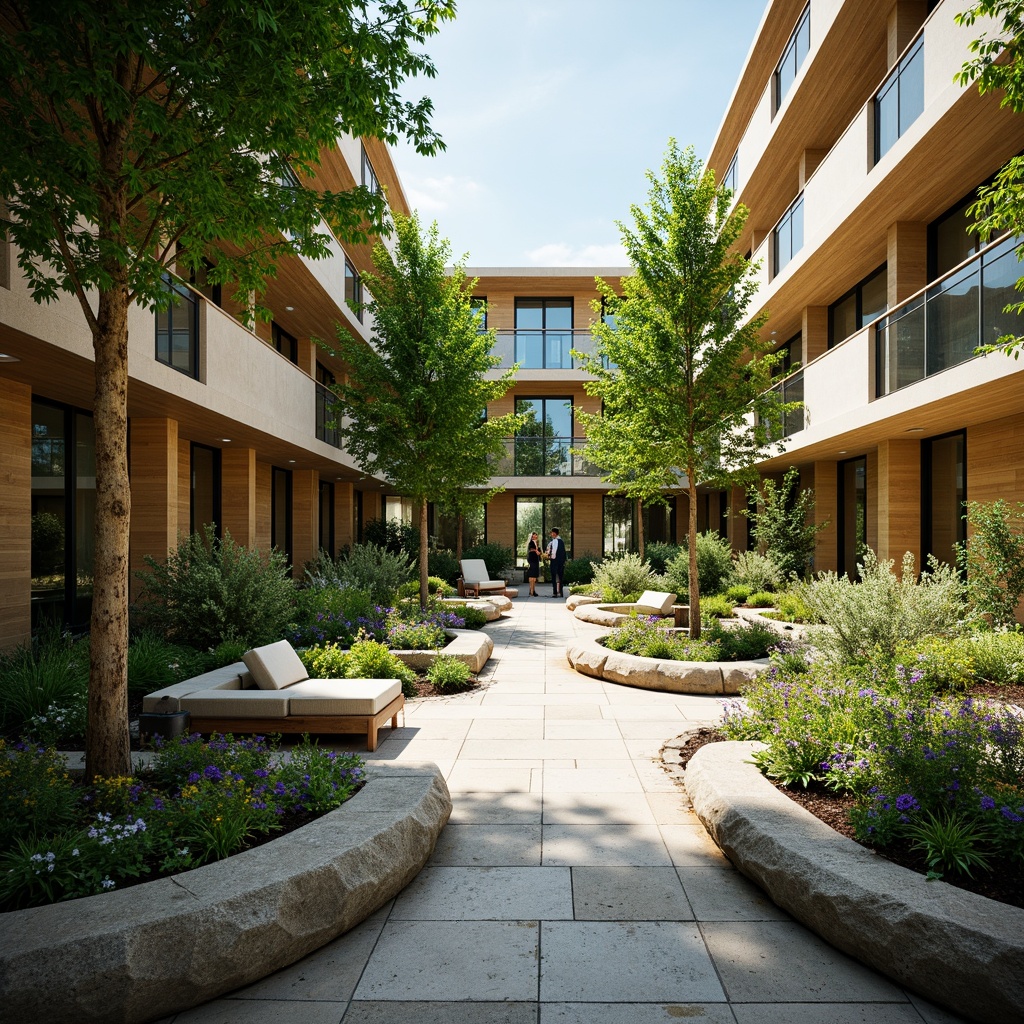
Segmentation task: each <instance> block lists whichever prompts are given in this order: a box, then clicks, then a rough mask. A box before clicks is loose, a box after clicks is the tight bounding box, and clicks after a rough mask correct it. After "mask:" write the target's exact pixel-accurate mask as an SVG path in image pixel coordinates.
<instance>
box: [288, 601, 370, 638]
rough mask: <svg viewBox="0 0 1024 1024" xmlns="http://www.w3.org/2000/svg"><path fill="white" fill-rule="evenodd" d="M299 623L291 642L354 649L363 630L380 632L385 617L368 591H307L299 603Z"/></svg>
mask: <svg viewBox="0 0 1024 1024" xmlns="http://www.w3.org/2000/svg"><path fill="white" fill-rule="evenodd" d="M296 619H297V621H296V622H295V624H294V628H293V629H292V631H291V637H290V639H291V641H292V643H293V644H294V645H295V646H296V647H307V646H309V645H311V644H321V643H324V642H325V641H328V640H330V641H336V642H338V643H340V644H341V645H342V646H343V647H348V646H350V645H351V643H352V641H353V640H355V638H356V637H357V636H358V635H359V632H360V630H366V631H380V630H382V629H383V625H384V614H383V611H382V610H380V609H379V607H378V606H377V605H375V604H374V601H373V598H372V597H371V596H370V594H368V593H367V592H366V591H365V590H359V589H358V588H357V587H341V586H326V587H323V588H313V587H307V588H306V589H305V590H300V591H299V593H298V597H297V599H296Z"/></svg>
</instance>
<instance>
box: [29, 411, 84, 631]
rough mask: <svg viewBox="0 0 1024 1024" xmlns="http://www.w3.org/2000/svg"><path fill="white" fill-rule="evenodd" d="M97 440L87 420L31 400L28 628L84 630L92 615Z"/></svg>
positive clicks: (81, 416)
mask: <svg viewBox="0 0 1024 1024" xmlns="http://www.w3.org/2000/svg"><path fill="white" fill-rule="evenodd" d="M95 524H96V441H95V435H94V433H93V422H92V416H90V415H89V414H88V413H84V412H78V411H77V410H75V409H71V408H68V407H67V406H62V405H55V404H50V403H49V402H44V401H40V400H36V401H33V402H32V539H31V570H32V585H31V609H32V626H33V628H35V627H38V626H41V625H44V624H47V623H54V624H58V625H60V624H64V625H69V626H73V627H80V626H85V625H87V624H88V622H89V615H90V613H91V611H92V572H93V551H94V531H95Z"/></svg>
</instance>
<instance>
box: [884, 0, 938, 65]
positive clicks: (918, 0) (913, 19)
mask: <svg viewBox="0 0 1024 1024" xmlns="http://www.w3.org/2000/svg"><path fill="white" fill-rule="evenodd" d="M927 16H928V5H927V3H926V2H925V0H896V3H894V4H893V5H892V8H891V9H890V11H889V18H888V21H887V25H886V27H887V29H888V40H887V41H888V46H887V47H886V64H885V66H886V67H887V68H891V67H893V66H894V65H895V63H896V61H897V60H899V56H900V54H901V53H902V52H903V51H904V49H906V47H907V44H908V43H909V42H910V40H911V39H913V38H914V36H915V35H917V30H918V29H919V28H920V27H921V26H922V25H923V24H924V19H925V18H926V17H927Z"/></svg>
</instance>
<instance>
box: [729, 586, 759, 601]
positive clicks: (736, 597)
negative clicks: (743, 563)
mask: <svg viewBox="0 0 1024 1024" xmlns="http://www.w3.org/2000/svg"><path fill="white" fill-rule="evenodd" d="M752 593H753V591H752V590H751V589H750V587H748V586H745V585H744V584H742V583H734V584H733V585H732V586H731V587H729V589H728V590H727V591H726V592H725V596H726V597H727V598H728V599H729V600H730V601H732V603H733V604H746V603H747V598H748V597H750V595H751V594H752Z"/></svg>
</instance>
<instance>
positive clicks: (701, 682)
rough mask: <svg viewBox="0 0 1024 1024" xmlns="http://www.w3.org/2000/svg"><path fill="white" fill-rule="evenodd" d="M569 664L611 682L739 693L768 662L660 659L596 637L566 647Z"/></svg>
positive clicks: (671, 690) (719, 693)
mask: <svg viewBox="0 0 1024 1024" xmlns="http://www.w3.org/2000/svg"><path fill="white" fill-rule="evenodd" d="M565 656H566V658H567V659H568V662H569V664H570V665H571V666H572V667H573V668H574V669H575V670H576V671H577V672H579V673H580V674H581V675H585V676H592V677H593V678H594V679H603V680H605V681H606V682H609V683H621V684H623V685H625V686H639V687H641V688H643V689H645V690H663V691H665V692H667V693H698V694H714V695H716V696H729V695H732V694H738V693H739V692H740V690H741V688H742V687H744V686H746V685H747V684H748V683H750V682H751V680H753V679H754V678H756V677H757V676H758V675H759V674H760V673H761V672H763V671H764V670H765V669H766V668H767V667H768V665H769V661H768V659H767V658H758V659H756V660H753V661H667V660H666V661H661V660H659V659H658V658H641V657H639V656H638V655H636V654H625V653H622V652H620V651H610V650H608V648H607V647H604V646H603V645H602V644H599V643H598V642H597V639H582V640H581V639H578V640H574V641H572V642H571V643H570V644H568V645H567V647H566V649H565Z"/></svg>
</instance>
